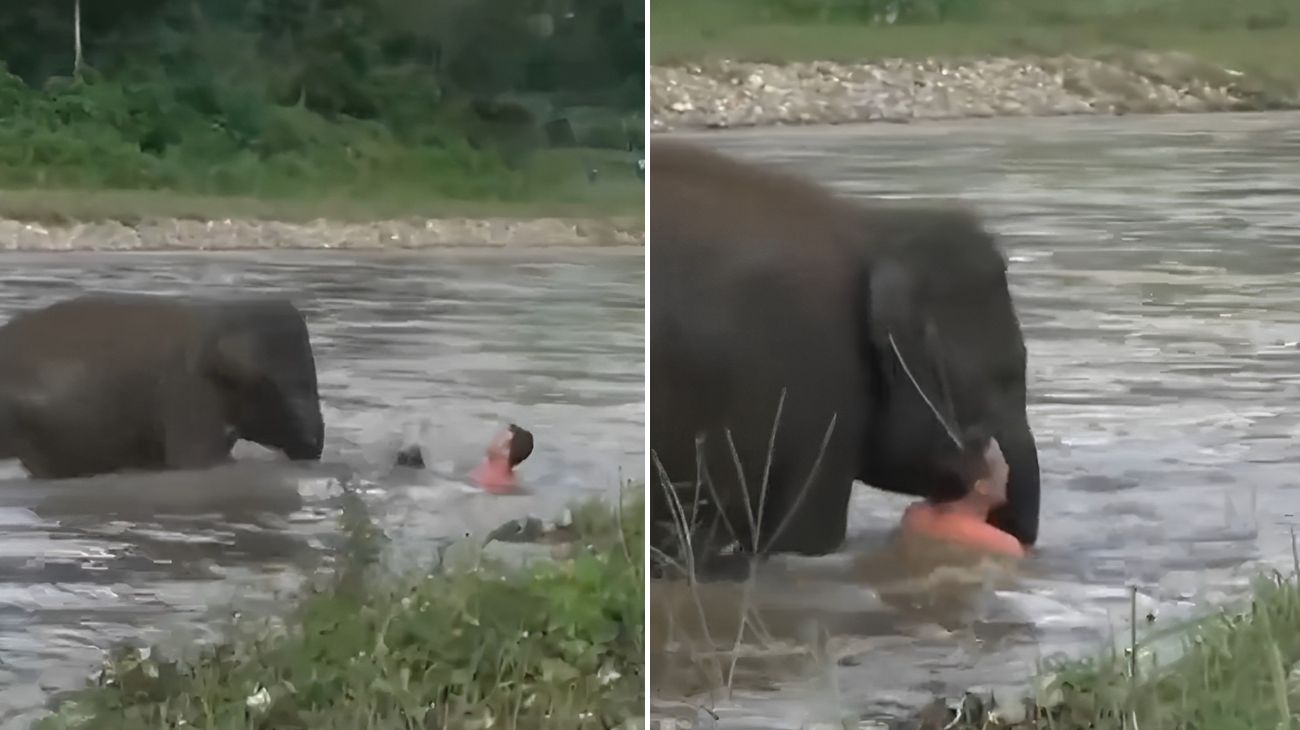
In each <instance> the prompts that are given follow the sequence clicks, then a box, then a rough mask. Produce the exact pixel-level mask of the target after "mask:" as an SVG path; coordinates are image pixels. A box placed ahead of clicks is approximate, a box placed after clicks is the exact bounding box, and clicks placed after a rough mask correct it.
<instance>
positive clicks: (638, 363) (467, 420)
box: [0, 248, 645, 728]
mask: <svg viewBox="0 0 1300 730" xmlns="http://www.w3.org/2000/svg"><path fill="white" fill-rule="evenodd" d="M643 260H644V255H643V249H641V248H635V249H602V250H594V249H590V248H587V249H582V250H567V251H566V250H559V249H555V250H550V249H548V250H545V251H518V250H516V251H492V252H469V251H460V252H457V251H444V252H434V253H422V254H410V253H392V254H370V255H352V254H345V253H329V252H297V253H281V254H267V253H261V254H251V253H250V254H213V253H209V254H81V253H57V254H41V255H36V254H6V255H0V317H3V318H7V317H8V316H9V314H10V313H12V311H13V310H15V309H16V308H20V307H27V306H37V305H41V304H44V303H47V302H49V301H51V300H53V299H57V298H60V297H63V296H66V295H69V294H72V293H75V292H77V291H80V290H82V289H83V288H84V289H94V290H123V291H153V292H177V293H179V292H199V293H219V292H227V291H234V290H241V291H257V292H281V293H287V294H289V295H291V296H292V297H293V298H294V299H295V300H296V301H297V302H298V303H299V306H300V307H302V308H303V309H304V310H305V312H306V313H307V316H308V323H309V327H310V329H311V333H312V340H313V348H314V350H315V354H316V360H317V368H318V371H319V378H320V389H321V395H322V399H323V402H324V403H323V407H324V412H325V420H326V449H325V455H324V458H323V463H322V464H321V465H318V466H312V467H310V468H304V469H300V468H296V467H292V466H288V465H285V464H283V463H280V462H278V461H277V460H275V459H274V458H271V456H270V454H269V452H266V451H264V450H262V449H261V448H260V447H256V446H252V445H247V444H240V445H239V446H237V447H236V452H237V454H238V455H239V456H241V457H243V458H242V459H241V461H240V462H239V463H237V464H236V465H234V466H232V467H223V468H221V469H217V470H213V471H210V472H203V473H178V474H165V475H150V476H141V477H131V478H125V477H101V478H96V479H90V480H77V481H68V482H60V483H44V484H35V483H32V482H31V481H30V480H27V479H25V478H23V476H22V470H21V468H20V467H18V466H17V464H15V463H14V462H0V727H3V728H19V727H26V726H27V724H28V723H29V722H30V721H31V719H32V718H33V717H34V716H35V715H36V714H38V713H39V708H40V707H41V705H42V703H44V702H45V701H46V699H47V697H48V696H49V694H50V693H51V692H52V691H57V690H59V689H63V688H67V687H70V686H77V685H78V684H79V683H80V682H81V681H82V680H83V679H84V678H85V677H86V676H88V674H89V672H90V671H91V670H92V669H93V668H94V666H95V664H96V662H97V661H98V658H99V656H100V651H101V650H102V649H104V648H106V647H108V646H110V645H112V644H113V643H114V642H116V641H119V640H124V639H131V640H152V639H168V638H169V637H175V636H177V635H180V636H189V635H198V636H203V635H204V634H205V633H207V634H210V632H211V631H212V630H213V629H214V628H217V627H219V626H220V622H221V621H222V620H224V619H225V618H226V617H227V616H228V615H229V613H230V611H231V610H232V608H247V607H250V606H256V605H258V604H259V602H261V601H267V600H272V599H273V594H274V593H275V592H276V591H277V590H281V589H283V588H286V587H289V586H292V585H293V584H294V583H295V581H296V580H297V578H298V576H300V575H303V574H304V572H305V571H310V570H312V569H313V568H315V567H317V566H318V565H319V564H320V562H321V561H322V559H323V558H326V557H327V556H328V554H329V547H330V546H331V545H333V544H336V543H337V537H338V535H337V533H338V530H337V521H336V519H335V518H336V516H337V500H336V499H335V498H336V497H337V494H338V488H337V482H332V481H331V479H332V478H333V477H339V476H347V475H352V476H354V477H355V478H357V479H360V480H361V482H360V483H362V484H363V485H364V486H366V487H367V490H366V501H367V503H368V505H369V509H370V510H371V512H372V515H373V516H374V517H375V518H376V519H377V521H378V522H379V524H380V525H382V526H383V527H384V528H385V530H386V531H387V532H388V533H389V534H390V535H392V536H394V537H396V538H397V541H396V544H397V545H398V546H399V548H398V550H399V554H400V557H402V558H403V559H412V560H418V559H423V558H428V557H431V556H432V555H433V552H434V548H435V547H436V546H437V545H438V544H440V543H443V542H445V541H446V540H447V539H449V538H454V537H457V536H459V535H462V534H464V533H465V532H467V531H481V530H487V529H491V528H493V527H496V526H497V525H499V524H501V523H502V522H504V521H506V520H509V519H513V518H516V517H520V516H523V515H526V514H534V515H538V516H541V517H553V516H555V515H556V513H557V512H558V511H559V510H560V509H561V508H562V506H563V505H564V504H565V503H567V502H569V501H570V500H573V499H575V498H578V497H581V496H583V495H588V494H597V493H602V492H605V493H609V492H611V491H612V490H613V489H614V488H615V487H616V486H617V485H618V483H619V480H620V478H630V477H639V475H640V474H641V472H642V470H643V468H644V466H643V465H644V458H643V453H644V452H643V449H644V425H643V424H644V422H645V420H644V364H643V363H644V340H643V331H644V314H643V301H644V274H643ZM510 421H516V422H518V423H520V424H521V425H523V426H525V427H527V428H529V429H530V430H531V431H533V433H534V434H535V436H536V439H537V447H536V450H535V451H534V453H533V455H532V456H531V457H530V458H529V460H528V461H527V462H525V463H524V464H523V465H522V466H520V468H519V473H520V476H521V481H522V483H523V484H524V486H525V487H526V488H527V489H528V491H529V494H528V495H526V496H512V497H494V496H491V495H486V494H483V493H476V492H474V491H472V490H469V489H467V488H465V487H464V486H462V485H461V483H460V482H459V481H458V479H457V475H458V474H463V473H464V471H465V470H466V469H467V468H468V467H469V466H472V465H473V463H474V462H475V460H476V459H477V458H478V457H479V456H481V454H482V451H483V448H484V447H485V446H486V445H487V443H488V441H489V439H490V438H491V437H492V435H493V434H494V433H495V431H496V430H497V429H499V428H500V427H501V426H502V425H503V424H504V423H507V422H510ZM404 440H417V441H418V442H419V443H420V444H421V445H422V446H423V447H424V449H425V455H426V463H427V464H428V466H429V467H430V469H429V470H427V471H424V472H416V471H413V470H396V471H394V470H391V469H390V465H391V464H392V459H393V457H394V455H395V452H396V450H397V449H398V447H399V446H400V445H401V444H402V443H403V441H404Z"/></svg>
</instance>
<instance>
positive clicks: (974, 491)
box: [959, 436, 1011, 507]
mask: <svg viewBox="0 0 1300 730" xmlns="http://www.w3.org/2000/svg"><path fill="white" fill-rule="evenodd" d="M964 452H965V453H964V455H963V457H962V459H961V464H960V467H959V468H960V470H961V474H962V479H963V481H964V482H965V483H966V484H968V485H969V486H970V494H971V495H974V496H978V497H980V498H981V499H983V500H984V501H986V502H987V503H988V504H989V505H990V506H991V507H996V506H998V505H1001V504H1002V503H1004V502H1006V501H1007V479H1008V477H1010V475H1011V467H1010V466H1008V465H1007V460H1006V457H1005V456H1003V454H1002V447H1001V446H999V445H998V440H997V439H995V438H991V437H987V436H986V437H980V438H976V439H972V440H970V441H967V447H966V449H964Z"/></svg>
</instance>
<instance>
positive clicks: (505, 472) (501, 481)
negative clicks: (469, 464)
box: [397, 423, 533, 494]
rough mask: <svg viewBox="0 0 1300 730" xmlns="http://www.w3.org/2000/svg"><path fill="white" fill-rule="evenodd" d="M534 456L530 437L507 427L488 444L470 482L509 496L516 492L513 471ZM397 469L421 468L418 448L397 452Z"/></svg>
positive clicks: (513, 427) (517, 428) (414, 446)
mask: <svg viewBox="0 0 1300 730" xmlns="http://www.w3.org/2000/svg"><path fill="white" fill-rule="evenodd" d="M532 453H533V434H532V433H530V432H529V431H528V430H527V429H524V428H521V427H519V426H518V425H516V424H513V423H512V424H510V425H509V426H508V427H507V428H506V429H505V430H503V431H501V432H500V433H498V434H497V436H496V438H494V439H492V442H491V443H489V444H488V447H487V452H486V453H485V454H484V456H483V461H481V462H479V465H478V466H476V467H474V469H473V470H472V471H470V473H469V479H470V481H471V482H473V483H474V484H475V485H476V486H478V487H479V488H480V489H482V490H484V491H486V492H490V493H492V494H511V493H513V492H515V490H516V489H517V488H518V486H519V485H518V482H517V481H516V479H515V472H514V469H515V467H516V466H519V464H521V463H523V461H524V460H525V459H527V458H528V457H529V456H530V455H531V454H532ZM397 465H398V466H405V467H411V468H415V469H423V468H424V454H423V453H421V451H420V447H419V446H418V445H411V446H407V447H405V448H403V449H402V450H401V451H399V452H397Z"/></svg>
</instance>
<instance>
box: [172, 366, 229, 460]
mask: <svg viewBox="0 0 1300 730" xmlns="http://www.w3.org/2000/svg"><path fill="white" fill-rule="evenodd" d="M159 408H160V410H161V413H160V414H159V415H160V419H161V422H162V434H163V438H162V451H163V461H164V463H165V464H166V466H167V467H169V468H172V469H202V468H206V467H210V466H214V465H216V464H219V463H221V462H224V461H226V460H228V459H229V457H230V449H231V446H232V444H231V441H230V437H229V434H228V429H227V426H226V419H225V409H224V405H223V404H222V402H221V398H220V394H219V393H218V392H217V391H216V389H215V388H213V387H212V386H210V385H208V384H207V383H205V382H203V381H201V380H199V379H197V378H189V377H177V378H169V379H168V380H167V381H166V383H165V384H164V386H163V392H162V397H161V402H160V404H159Z"/></svg>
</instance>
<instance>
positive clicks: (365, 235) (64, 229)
mask: <svg viewBox="0 0 1300 730" xmlns="http://www.w3.org/2000/svg"><path fill="white" fill-rule="evenodd" d="M644 243H645V227H644V224H643V223H642V221H641V219H640V218H634V217H623V218H596V217H588V218H560V217H537V218H509V217H484V218H425V219H418V218H417V219H404V220H381V221H371V222H347V221H337V220H326V219H323V218H322V219H317V220H314V221H308V222H289V221H276V220H258V219H231V218H226V219H219V220H201V219H200V220H195V219H186V218H144V219H140V220H134V221H130V222H123V221H118V220H97V221H90V222H74V221H66V222H47V223H40V222H35V221H22V220H13V219H3V218H0V252H3V251H235V250H274V249H322V250H328V249H336V250H361V249H371V250H399V249H426V248H439V247H447V246H493V247H513V246H619V245H644Z"/></svg>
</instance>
